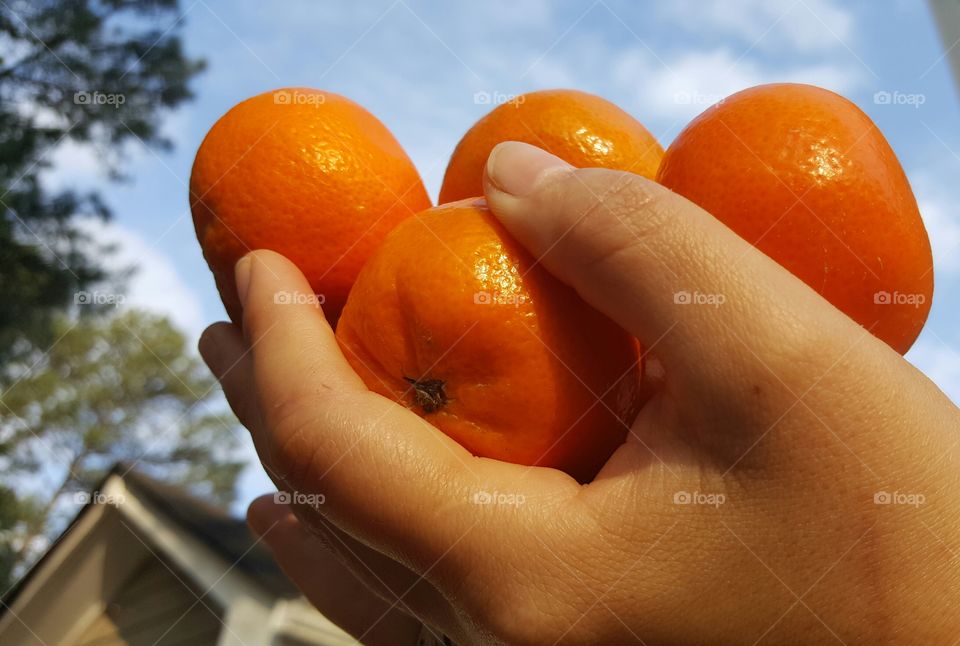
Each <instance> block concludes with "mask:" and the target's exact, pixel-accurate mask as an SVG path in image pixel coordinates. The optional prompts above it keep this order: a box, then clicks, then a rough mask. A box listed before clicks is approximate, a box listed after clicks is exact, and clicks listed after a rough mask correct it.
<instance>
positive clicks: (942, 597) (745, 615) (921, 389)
mask: <svg viewBox="0 0 960 646" xmlns="http://www.w3.org/2000/svg"><path fill="white" fill-rule="evenodd" d="M485 183H486V196H487V200H488V202H489V204H490V207H491V208H492V210H493V211H494V213H495V214H496V215H497V216H498V217H499V218H500V219H501V221H502V222H503V224H504V225H505V226H506V227H507V229H508V230H509V231H510V232H511V233H512V234H513V235H514V236H515V237H516V238H517V239H518V240H519V241H520V242H521V243H522V244H523V245H525V246H526V247H527V248H528V249H529V250H530V251H531V253H533V254H534V256H536V257H539V258H541V259H542V262H543V263H544V265H545V266H546V267H547V269H549V270H550V271H551V272H553V273H554V274H555V275H556V276H557V277H558V278H560V279H561V280H563V281H565V282H567V283H569V284H570V285H572V286H573V287H574V288H575V289H576V290H577V291H578V293H579V294H580V295H581V296H582V297H583V298H584V299H585V300H587V301H588V302H589V303H591V304H592V305H593V306H594V307H596V308H597V309H599V310H600V311H602V312H604V313H605V314H607V315H608V316H609V317H611V318H612V319H614V320H616V321H617V322H619V323H620V324H621V325H622V326H623V327H624V328H625V329H627V330H628V331H629V332H631V333H632V334H634V335H636V336H637V337H638V338H639V339H640V340H641V341H642V343H643V345H644V347H645V348H647V349H648V350H649V351H652V352H653V353H655V354H656V355H657V357H658V359H659V361H660V362H661V363H662V365H663V367H664V369H665V374H666V377H665V379H664V381H663V383H662V384H661V386H660V388H659V389H658V390H657V392H656V394H654V395H653V397H652V398H651V399H650V400H649V401H648V402H647V403H646V405H645V406H644V408H643V410H642V412H641V413H640V416H639V418H638V419H637V421H636V423H635V424H634V425H633V428H632V430H631V433H630V435H629V439H628V441H627V442H626V443H625V444H624V445H623V446H621V447H620V449H619V450H618V451H617V452H616V453H615V454H614V455H613V456H612V457H611V458H610V460H609V462H608V463H607V464H606V466H605V467H604V468H603V470H602V471H601V473H600V474H599V475H598V476H597V478H596V479H595V480H594V481H593V482H592V483H590V484H588V485H584V486H580V485H578V484H577V483H576V482H575V481H574V480H573V479H572V478H570V477H568V476H566V475H565V474H563V473H561V472H558V471H554V470H551V469H545V468H527V467H522V466H518V465H513V464H506V463H501V462H497V461H493V460H487V459H482V458H476V457H473V456H471V455H470V454H468V453H467V452H466V451H465V450H464V449H463V448H461V447H460V446H459V445H457V444H456V443H454V442H453V441H452V440H450V439H449V438H447V437H446V436H444V435H443V434H442V433H440V432H439V431H437V430H436V429H435V428H433V427H432V426H430V425H429V424H427V423H426V422H424V421H423V420H422V419H421V418H419V417H418V416H416V415H415V414H413V413H411V412H409V411H407V410H406V409H404V408H402V407H401V406H398V405H397V404H395V403H393V402H391V401H388V400H386V399H384V398H382V397H380V396H378V395H375V394H372V393H370V392H369V391H368V390H367V389H366V388H365V387H364V385H363V383H362V382H361V381H360V379H359V378H358V377H357V376H356V374H355V373H354V372H353V371H352V370H351V369H350V367H349V365H348V364H347V362H346V361H345V359H344V357H343V355H342V354H341V352H340V350H339V348H338V346H337V343H336V340H335V338H334V336H333V332H332V331H331V329H330V328H329V326H328V325H327V323H326V322H325V321H324V318H323V316H322V314H321V312H320V310H319V309H318V308H317V307H316V306H313V305H309V304H302V305H300V304H291V305H286V304H285V305H276V304H274V294H275V293H277V292H279V291H287V292H296V291H299V292H302V293H310V292H309V286H308V284H307V283H306V281H305V280H304V278H303V276H302V275H301V274H300V273H299V271H297V269H296V268H295V267H294V266H293V265H291V264H290V263H289V262H287V261H286V260H284V259H283V258H281V257H280V256H278V255H276V254H274V253H271V252H265V251H258V252H254V253H252V254H250V255H248V256H247V257H246V258H245V259H243V260H242V261H241V262H240V263H239V264H238V267H237V286H238V291H239V293H240V295H241V301H242V303H243V314H244V317H243V330H242V332H241V330H240V329H239V328H237V327H235V326H231V325H227V324H218V325H215V326H213V327H212V328H210V329H209V330H208V332H207V333H206V334H205V335H204V337H203V339H202V340H201V351H202V353H203V355H204V357H205V359H206V360H207V362H208V364H209V365H210V366H211V368H212V370H213V371H214V373H215V374H216V375H217V376H218V377H219V378H220V380H221V382H222V383H223V388H224V391H225V393H226V395H227V399H228V400H229V402H230V404H231V406H232V407H233V409H234V411H235V412H236V414H237V416H238V417H239V418H240V420H241V421H242V422H243V424H244V425H245V426H246V427H247V428H248V429H250V432H251V434H252V435H253V439H254V442H255V444H256V447H257V451H258V453H259V455H260V458H261V460H262V461H263V463H264V465H265V467H266V468H267V470H268V472H269V473H271V474H272V476H273V477H274V479H275V480H276V482H277V484H278V486H279V487H281V488H282V489H285V490H287V491H291V492H297V493H298V494H300V495H304V494H321V493H322V494H323V495H324V496H325V499H324V502H323V504H322V505H315V506H314V507H312V508H311V507H310V506H308V505H294V506H293V511H294V513H295V516H292V515H290V510H289V509H288V508H286V507H284V506H279V505H275V504H273V503H272V502H269V501H266V500H263V499H261V500H260V501H258V502H256V503H254V504H253V505H252V506H251V509H250V512H249V521H250V524H251V526H252V527H253V528H254V530H255V531H257V532H258V533H260V534H261V535H262V536H263V539H264V540H265V541H266V543H267V544H268V545H270V546H271V548H272V549H273V551H274V554H275V556H276V558H277V560H278V562H279V563H280V565H281V566H282V567H283V568H284V570H285V571H286V572H287V574H288V575H289V576H290V577H291V578H292V579H293V580H294V582H295V583H297V585H299V586H300V588H301V589H302V590H303V591H304V592H305V594H307V596H308V597H309V598H310V599H311V601H313V602H314V603H315V604H316V605H317V606H318V607H319V608H320V610H321V611H322V612H324V613H325V614H326V615H327V616H329V617H331V618H332V619H333V620H334V621H339V622H342V624H343V625H344V627H345V628H346V629H347V630H349V631H351V632H352V634H354V635H355V636H356V637H358V638H359V639H360V640H361V641H365V642H369V643H378V639H382V643H401V641H399V640H402V639H403V637H396V636H395V635H396V634H398V633H393V634H394V637H392V638H391V633H390V631H384V630H382V628H383V623H384V622H390V625H391V626H394V627H396V630H397V631H398V632H399V631H402V630H406V631H408V632H409V631H410V630H412V624H411V623H409V622H407V623H404V622H406V621H407V620H406V619H405V618H404V615H406V614H409V615H413V616H415V617H417V618H418V619H420V620H423V621H424V622H426V623H427V624H428V625H430V626H432V627H434V628H435V629H436V630H438V631H442V632H443V633H445V634H446V635H448V636H449V637H450V638H451V639H453V640H454V641H455V642H457V643H464V644H470V643H487V642H501V641H502V642H507V643H521V644H534V643H537V644H542V643H554V642H562V643H632V642H635V641H636V642H641V643H645V644H703V643H711V644H726V643H730V644H742V643H747V644H750V643H771V644H787V643H820V642H823V643H830V642H833V641H838V642H841V643H869V644H881V643H908V642H910V643H945V640H947V639H954V638H955V637H956V635H957V634H960V617H958V615H957V613H956V608H957V607H958V606H957V598H956V597H957V590H958V588H957V574H956V573H957V571H958V570H957V568H956V565H955V563H954V562H953V559H954V557H955V556H956V555H957V554H958V553H960V534H958V527H960V526H958V511H960V499H958V497H957V495H956V492H957V491H958V486H957V485H958V470H957V465H958V463H960V448H958V444H957V442H958V439H960V435H958V430H960V412H958V410H957V408H956V407H955V406H953V404H951V402H950V401H949V400H948V399H947V398H946V397H945V396H944V395H943V394H942V393H941V392H940V391H939V390H938V389H937V388H936V387H935V386H934V385H933V384H932V383H931V382H930V381H929V380H928V379H927V378H926V377H924V376H923V375H922V374H921V373H920V372H918V371H917V370H915V369H914V368H913V367H912V366H911V365H910V364H908V363H907V362H906V361H905V360H904V359H903V358H901V357H900V356H899V355H898V354H896V353H895V352H893V351H892V350H890V349H889V348H888V347H887V346H886V345H885V344H884V343H882V342H880V341H878V340H877V339H875V338H874V337H872V336H871V335H870V334H869V333H868V332H867V331H866V330H864V329H862V328H861V327H859V326H857V325H856V324H855V323H853V322H852V321H851V320H850V319H848V318H847V317H845V316H844V315H843V314H842V313H840V312H839V311H838V310H836V309H835V308H833V307H832V306H831V305H830V304H828V303H827V302H826V301H824V300H823V299H821V298H820V297H819V296H818V295H817V294H816V293H815V292H813V291H812V290H811V289H809V288H808V287H807V286H806V285H804V284H803V283H802V282H800V281H799V280H797V279H796V278H794V277H793V276H792V275H790V274H789V273H788V272H787V271H785V270H784V269H782V268H781V267H780V266H779V265H777V264H776V263H775V262H773V261H772V260H770V259H769V258H767V257H766V256H764V255H763V254H761V253H759V252H758V251H756V250H755V249H754V248H753V247H752V246H750V245H749V244H747V243H746V242H745V241H743V240H742V239H740V238H739V237H737V236H736V235H735V234H734V233H732V232H731V231H730V230H729V229H727V228H726V227H724V226H723V225H722V224H720V223H719V222H718V221H717V220H716V219H714V218H713V217H712V216H710V215H709V214H708V213H706V212H704V211H702V210H701V209H699V208H698V207H696V206H695V205H693V204H691V203H689V202H687V201H686V200H684V199H682V198H680V197H679V196H677V195H674V194H673V193H671V192H669V191H667V190H666V189H664V188H662V187H660V186H658V185H657V184H655V183H653V182H650V181H647V180H645V179H643V178H640V177H638V176H634V175H630V174H626V173H620V172H614V171H608V170H597V169H584V170H574V169H572V168H570V167H569V166H567V165H566V164H564V163H563V162H561V161H560V160H558V159H557V158H555V157H552V156H550V155H548V154H547V153H544V152H543V151H540V150H538V149H536V148H533V147H530V146H526V145H524V144H516V143H507V144H501V145H500V146H498V147H497V148H496V149H495V150H494V152H493V154H492V155H491V157H490V160H489V162H488V166H487V179H486V182H485ZM682 292H687V293H690V294H700V295H706V296H712V298H710V299H707V300H710V301H712V304H695V303H691V304H684V303H682V302H679V303H678V302H677V301H678V300H679V301H683V300H684V299H683V298H678V297H677V296H675V295H677V294H678V293H682ZM700 300H704V299H700ZM720 301H722V303H720ZM479 492H491V493H493V492H497V493H498V494H502V495H501V496H498V497H497V500H502V501H507V502H503V503H501V504H486V505H481V504H476V500H477V497H476V495H477V494H478V493H479ZM884 492H887V495H886V496H885V494H884ZM878 503H880V504H878ZM882 503H887V504H882ZM321 545H322V546H324V547H325V548H327V549H329V550H331V551H332V553H333V554H334V556H335V558H336V560H337V562H339V563H342V564H343V566H345V568H346V569H347V570H349V572H350V573H352V576H354V577H356V579H357V580H358V581H360V582H362V583H363V584H365V585H366V587H367V588H368V589H369V590H370V591H371V592H372V594H371V595H370V596H365V597H360V596H357V595H355V594H354V592H355V591H356V590H357V588H356V585H355V583H354V582H352V580H347V578H346V577H347V576H348V575H347V574H345V573H343V572H342V571H340V570H337V571H336V572H335V573H328V572H327V571H326V570H325V569H324V568H326V566H327V564H328V562H329V559H327V558H326V557H323V556H321V555H320V554H319V550H320V546H321ZM345 580H347V581H348V582H347V583H345V582H344V581H345ZM344 585H346V586H347V589H348V590H349V591H350V592H349V595H348V596H347V597H346V598H344V597H342V596H341V595H340V593H339V590H341V589H342V588H341V586H344ZM361 599H362V600H361ZM398 611H399V613H402V614H399V613H398Z"/></svg>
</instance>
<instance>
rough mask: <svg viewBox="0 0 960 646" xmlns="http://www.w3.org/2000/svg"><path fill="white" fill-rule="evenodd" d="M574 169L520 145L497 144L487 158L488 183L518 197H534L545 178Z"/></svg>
mask: <svg viewBox="0 0 960 646" xmlns="http://www.w3.org/2000/svg"><path fill="white" fill-rule="evenodd" d="M571 168H573V166H571V165H570V164H568V163H567V162H565V161H563V160H562V159H560V158H559V157H557V156H555V155H551V154H550V153H548V152H547V151H545V150H541V149H540V148H537V147H536V146H531V145H529V144H524V143H520V142H518V141H505V142H503V143H500V144H497V146H496V147H495V148H494V149H493V150H492V151H491V152H490V157H488V158H487V179H489V180H490V183H491V184H493V186H494V188H496V189H498V190H500V191H503V192H504V193H509V194H510V195H513V196H515V197H524V196H526V195H530V194H531V193H533V192H534V191H535V190H536V188H537V186H539V185H540V184H541V183H542V182H543V181H544V180H545V179H546V178H548V177H550V176H551V175H553V174H554V173H556V172H558V171H567V170H570V169H571Z"/></svg>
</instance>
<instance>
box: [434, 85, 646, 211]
mask: <svg viewBox="0 0 960 646" xmlns="http://www.w3.org/2000/svg"><path fill="white" fill-rule="evenodd" d="M503 141H522V142H524V143H528V144H531V145H534V146H537V147H539V148H543V149H544V150H546V151H548V152H550V153H552V154H554V155H556V156H557V157H560V158H561V159H563V160H564V161H566V162H567V163H568V164H572V165H574V166H576V167H578V168H613V169H616V170H624V171H629V172H632V173H636V174H638V175H643V176H644V177H647V178H650V179H653V177H654V176H655V175H656V173H657V167H658V166H659V164H660V158H661V157H663V147H661V146H660V144H659V143H657V140H656V139H655V138H654V137H653V135H651V134H650V132H649V131H648V130H647V129H646V128H645V127H644V126H643V124H641V123H640V122H639V121H637V120H636V119H634V118H633V117H632V116H630V115H629V114H627V113H626V112H624V111H623V110H621V109H620V108H619V107H617V106H616V105H614V104H613V103H611V102H610V101H607V100H606V99H602V98H600V97H598V96H595V95H593V94H588V93H586V92H579V91H577V90H541V91H539V92H530V93H529V94H522V95H520V96H517V97H515V98H514V99H513V100H511V101H509V102H507V103H503V104H501V105H499V106H497V107H496V108H494V109H493V110H492V111H491V112H490V113H489V114H487V115H486V116H485V117H483V118H482V119H480V120H479V121H477V123H476V124H474V125H473V127H472V128H470V130H468V131H467V133H466V134H465V135H464V136H463V138H462V139H461V140H460V143H458V144H457V147H456V149H454V151H453V155H452V156H451V157H450V162H449V164H448V165H447V170H446V173H445V174H444V177H443V185H442V187H441V188H440V203H441V204H443V203H445V202H453V201H455V200H461V199H465V198H468V197H477V196H480V195H483V168H484V165H485V164H486V163H487V157H489V156H490V151H491V150H493V148H494V146H496V145H497V144H499V143H501V142H503Z"/></svg>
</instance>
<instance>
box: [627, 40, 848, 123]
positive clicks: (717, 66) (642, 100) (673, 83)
mask: <svg viewBox="0 0 960 646" xmlns="http://www.w3.org/2000/svg"><path fill="white" fill-rule="evenodd" d="M613 76H614V78H615V79H616V81H617V82H618V83H619V85H620V86H621V88H623V90H624V91H625V92H629V91H630V89H631V88H632V91H633V94H634V96H635V100H636V103H637V105H638V106H640V108H641V110H640V112H638V115H639V116H640V119H641V120H643V118H644V112H646V113H649V114H652V115H653V116H656V117H663V118H667V119H676V120H683V121H686V120H687V119H690V118H691V117H693V116H695V115H697V114H699V113H700V112H702V111H703V110H704V109H705V108H707V107H708V106H710V105H712V104H714V103H716V102H717V101H718V100H720V99H722V98H723V97H725V96H729V95H730V94H733V93H734V92H737V91H739V90H743V89H745V88H748V87H752V86H754V85H760V84H762V83H774V82H797V83H799V82H802V83H811V84H814V85H820V86H823V87H826V88H829V89H831V90H834V91H836V92H840V93H849V92H850V91H851V90H852V89H853V88H855V87H856V86H857V85H858V84H859V83H860V81H861V76H860V74H859V72H858V71H857V70H856V69H854V68H852V67H848V68H843V67H837V66H834V65H830V64H807V65H803V64H801V65H797V66H795V67H792V68H783V67H777V68H775V69H772V68H766V67H761V66H760V65H759V64H758V63H757V62H756V61H755V60H753V59H751V58H746V57H744V58H739V57H737V56H735V55H734V54H733V52H732V51H731V50H730V49H729V48H719V49H714V50H710V51H692V52H688V53H684V54H681V55H680V56H679V57H677V58H667V59H664V58H660V59H658V58H656V57H655V56H654V55H653V54H651V53H649V52H647V51H646V50H643V49H640V48H633V49H631V50H629V51H628V52H626V53H625V54H624V55H623V56H622V57H621V58H620V60H619V61H618V62H617V64H616V65H615V67H614V70H613Z"/></svg>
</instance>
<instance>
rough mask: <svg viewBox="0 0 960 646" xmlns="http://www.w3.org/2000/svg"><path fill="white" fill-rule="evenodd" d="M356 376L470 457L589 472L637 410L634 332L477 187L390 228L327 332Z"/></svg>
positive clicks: (617, 441) (609, 450)
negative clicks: (567, 279) (544, 257)
mask: <svg viewBox="0 0 960 646" xmlns="http://www.w3.org/2000/svg"><path fill="white" fill-rule="evenodd" d="M336 335H337V339H338V341H339V343H340V345H341V347H342V348H343V350H344V354H345V356H346V357H347V359H348V360H349V361H350V363H351V365H352V366H353V368H354V369H355V370H356V371H357V373H358V374H359V375H360V376H361V377H362V378H363V380H364V382H365V383H366V384H367V386H368V387H369V388H370V389H371V390H373V391H375V392H378V393H380V394H382V395H385V396H386V397H389V398H391V399H393V400H395V401H397V402H399V403H401V404H402V405H404V406H406V407H407V408H409V409H410V410H412V411H414V412H416V413H417V414H419V415H421V416H422V417H423V418H424V419H426V420H427V421H429V422H430V423H432V424H433V425H434V426H436V427H438V428H439V429H440V430H441V431H443V432H444V433H446V434H447V435H449V436H450V437H452V438H453V439H455V440H457V441H458V442H459V443H460V444H461V445H463V446H464V447H466V448H467V449H468V450H469V451H471V452H472V453H474V454H475V455H479V456H483V457H489V458H496V459H499V460H504V461H508V462H514V463H519V464H524V465H539V466H548V467H555V468H558V469H562V470H564V471H566V472H567V473H569V474H571V475H573V476H574V477H576V478H577V479H579V480H580V481H586V480H589V479H590V478H592V477H593V475H595V474H596V472H597V471H598V470H599V469H600V467H601V466H602V465H603V463H604V462H605V461H606V460H607V458H608V457H609V456H610V454H611V453H612V452H613V451H614V450H615V449H616V448H617V446H619V445H620V444H621V443H622V442H623V440H624V438H625V436H626V433H627V430H628V427H629V424H631V423H632V422H633V418H634V416H635V415H636V412H637V409H638V390H639V384H640V378H639V376H640V375H639V373H640V363H639V360H638V355H637V347H636V345H635V341H634V339H633V338H632V337H631V336H630V335H628V334H627V333H626V332H625V331H623V330H622V329H621V328H620V327H619V326H618V325H616V324H615V323H613V322H612V321H610V320H609V319H608V318H606V317H605V316H604V315H602V314H600V313H599V312H597V311H596V310H594V309H593V308H591V307H590V306H589V305H587V304H586V303H585V302H584V301H583V300H581V299H580V297H579V296H578V295H577V294H576V293H575V292H574V291H573V289H571V288H570V287H568V286H567V285H565V284H563V283H561V282H560V281H559V280H557V279H556V278H554V277H553V276H552V275H551V274H549V273H548V272H547V271H546V270H545V269H543V268H542V267H541V266H540V265H539V264H537V263H536V262H535V261H534V259H533V258H532V257H531V256H530V255H529V254H528V253H527V252H526V251H525V250H524V249H523V248H522V247H520V246H519V244H518V243H516V242H515V241H514V240H513V239H512V238H510V237H509V235H508V234H507V233H506V231H505V230H504V229H503V228H502V227H501V225H500V224H499V223H498V222H497V221H496V219H495V218H494V217H493V215H492V214H491V213H490V212H489V211H488V210H487V207H486V204H485V203H484V201H483V200H482V199H477V198H472V199H469V200H463V201H460V202H455V203H451V204H447V205H443V206H438V207H435V208H433V209H430V210H427V211H425V212H423V213H420V214H418V215H417V216H416V217H414V218H410V219H408V220H406V221H404V222H402V223H401V224H400V225H398V226H397V228H396V229H394V231H393V232H392V233H391V234H390V235H389V236H387V238H386V240H384V242H383V244H382V245H381V246H380V248H379V249H378V250H377V251H376V252H375V253H374V254H373V256H372V257H371V258H370V260H369V261H368V262H367V264H366V266H365V267H364V268H363V270H362V271H361V272H360V276H359V277H358V278H357V282H356V284H355V285H354V287H353V290H352V291H351V292H350V297H349V298H348V299H347V304H346V307H345V308H344V310H343V316H342V317H341V318H340V323H339V325H338V326H337V331H336Z"/></svg>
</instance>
